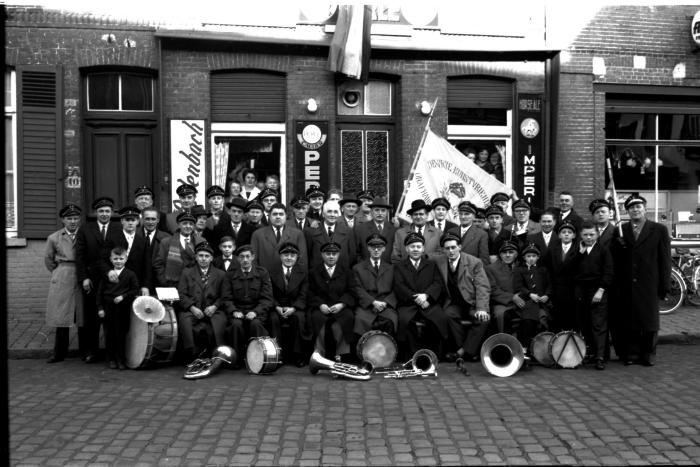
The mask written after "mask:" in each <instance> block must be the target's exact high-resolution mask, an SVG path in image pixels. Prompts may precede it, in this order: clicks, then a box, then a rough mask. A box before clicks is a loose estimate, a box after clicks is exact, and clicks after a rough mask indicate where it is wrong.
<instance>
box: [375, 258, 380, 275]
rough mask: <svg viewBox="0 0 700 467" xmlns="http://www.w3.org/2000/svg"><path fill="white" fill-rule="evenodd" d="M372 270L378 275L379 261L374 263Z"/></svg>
mask: <svg viewBox="0 0 700 467" xmlns="http://www.w3.org/2000/svg"><path fill="white" fill-rule="evenodd" d="M374 270H375V271H377V274H379V261H374Z"/></svg>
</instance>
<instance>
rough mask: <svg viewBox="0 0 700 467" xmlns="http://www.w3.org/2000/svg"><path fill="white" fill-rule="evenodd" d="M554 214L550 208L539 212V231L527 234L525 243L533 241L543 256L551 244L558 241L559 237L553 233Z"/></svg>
mask: <svg viewBox="0 0 700 467" xmlns="http://www.w3.org/2000/svg"><path fill="white" fill-rule="evenodd" d="M555 219H556V214H555V213H554V212H552V211H550V210H546V211H544V212H543V213H542V214H540V232H537V233H535V234H530V235H528V236H527V244H528V245H529V244H530V243H534V244H535V245H537V248H539V249H540V252H541V253H542V257H543V258H544V257H545V256H546V255H547V252H548V251H549V248H550V246H551V245H554V244H555V243H557V242H558V241H559V237H558V236H557V235H556V234H555V233H554V226H555V225H556V221H555Z"/></svg>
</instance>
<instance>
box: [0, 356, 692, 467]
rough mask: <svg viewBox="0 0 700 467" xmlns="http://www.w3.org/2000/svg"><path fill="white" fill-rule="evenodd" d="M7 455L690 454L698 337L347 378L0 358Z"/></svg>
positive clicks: (478, 459) (489, 458)
mask: <svg viewBox="0 0 700 467" xmlns="http://www.w3.org/2000/svg"><path fill="white" fill-rule="evenodd" d="M9 371H10V382H9V383H10V393H9V396H10V397H9V408H10V433H11V436H10V453H11V462H12V464H13V465H64V464H70V465H82V464H92V465H94V464H98V463H102V464H110V465H111V464H121V465H133V464H139V463H140V464H142V465H153V464H158V465H203V464H207V465H232V464H233V465H236V464H239V465H249V464H258V465H272V464H281V465H317V464H329V465H340V464H346V465H366V464H372V465H383V464H399V465H415V464H418V465H426V464H443V465H458V464H469V465H475V464H506V463H507V464H511V465H517V464H585V465H596V464H599V465H644V464H669V463H673V464H687V465H691V464H698V463H700V426H699V424H698V420H700V402H699V401H698V397H697V394H698V386H700V346H697V345H675V344H668V345H662V346H659V359H658V364H657V366H655V367H653V368H645V367H641V366H637V365H634V366H629V367H625V366H623V365H622V364H621V363H620V362H617V361H613V362H611V363H610V364H609V365H608V368H607V370H606V371H604V372H599V371H596V370H594V369H593V368H590V367H582V368H579V369H576V370H554V369H547V368H542V367H533V368H532V369H530V370H528V371H520V372H519V373H517V374H516V375H514V376H512V377H510V378H496V377H493V376H491V375H489V374H488V373H486V371H485V370H484V369H483V368H482V367H481V365H480V364H479V363H474V364H471V366H470V371H471V373H472V376H470V377H465V376H464V375H462V374H461V373H458V372H457V371H456V369H455V367H453V366H452V365H448V364H441V365H440V367H439V377H438V378H429V379H428V378H425V379H423V378H411V379H404V380H384V379H379V378H374V379H372V380H371V381H367V382H362V381H348V380H340V379H334V378H332V377H331V376H330V375H328V374H327V373H325V372H322V373H321V374H319V375H316V376H312V375H310V374H309V372H308V369H307V368H304V369H297V368H293V367H289V366H285V367H283V368H281V369H279V370H278V371H277V372H276V373H274V374H272V375H268V376H260V375H248V374H247V373H245V372H244V371H238V372H234V371H231V370H223V371H221V372H220V373H218V374H216V375H214V376H212V377H210V378H208V379H204V380H198V381H188V380H184V379H182V374H183V369H182V368H180V367H175V366H170V367H166V368H160V369H156V370H145V371H143V370H142V371H121V372H120V371H115V370H109V369H107V368H106V367H104V366H103V365H102V364H97V365H85V364H83V363H82V362H80V361H79V360H78V359H70V360H68V361H67V362H64V363H60V364H56V365H47V364H46V363H44V361H43V360H36V359H33V360H10V361H9Z"/></svg>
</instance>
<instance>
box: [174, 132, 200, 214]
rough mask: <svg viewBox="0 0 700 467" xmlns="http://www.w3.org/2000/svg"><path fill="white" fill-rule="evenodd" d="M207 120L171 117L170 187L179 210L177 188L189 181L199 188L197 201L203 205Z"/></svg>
mask: <svg viewBox="0 0 700 467" xmlns="http://www.w3.org/2000/svg"><path fill="white" fill-rule="evenodd" d="M205 141H206V137H205V134H204V120H170V175H171V176H170V186H171V191H172V193H171V199H172V209H173V210H175V209H179V208H180V207H181V206H180V198H179V197H178V195H177V192H176V191H175V190H177V187H178V186H180V185H182V184H183V183H189V184H190V185H193V186H194V187H195V188H196V189H197V204H201V205H204V204H205V203H204V201H205V200H204V195H205V190H206V187H205V186H204V184H205V181H204V164H205V159H206V158H205V154H204V142H205Z"/></svg>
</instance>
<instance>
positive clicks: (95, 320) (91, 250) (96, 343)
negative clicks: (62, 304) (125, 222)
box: [75, 196, 121, 363]
mask: <svg viewBox="0 0 700 467" xmlns="http://www.w3.org/2000/svg"><path fill="white" fill-rule="evenodd" d="M113 208H114V200H112V198H109V197H107V196H102V197H100V198H97V199H96V200H95V201H93V203H92V209H93V210H94V211H95V214H96V216H97V222H88V223H87V224H85V225H84V226H83V227H81V228H80V229H78V233H77V234H76V240H75V250H76V265H77V268H76V269H77V270H76V273H77V276H78V282H79V283H80V284H81V285H82V289H83V316H84V320H85V321H84V326H83V329H82V333H83V335H82V336H79V339H78V340H79V342H80V343H81V344H82V343H85V344H84V348H81V349H80V353H81V354H82V357H83V359H84V360H85V362H86V363H94V362H97V361H98V360H99V359H100V355H99V350H100V326H101V322H100V319H99V317H98V315H97V288H98V286H99V285H100V281H101V280H102V271H103V267H102V257H103V256H102V248H103V246H104V242H105V240H106V238H107V235H108V234H112V233H115V232H118V231H119V230H121V226H120V225H119V224H118V223H116V222H112V221H111V219H112V210H113ZM78 332H80V329H79V330H78Z"/></svg>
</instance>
